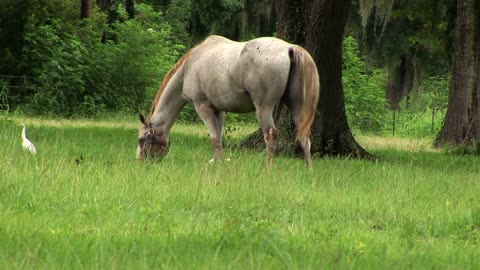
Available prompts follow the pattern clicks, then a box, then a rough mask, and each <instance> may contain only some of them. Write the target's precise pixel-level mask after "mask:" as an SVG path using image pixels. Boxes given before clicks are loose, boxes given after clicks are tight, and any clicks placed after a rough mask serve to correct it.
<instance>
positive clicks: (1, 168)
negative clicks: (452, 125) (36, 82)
mask: <svg viewBox="0 0 480 270" xmlns="http://www.w3.org/2000/svg"><path fill="white" fill-rule="evenodd" d="M21 122H25V123H26V124H27V126H28V127H29V133H30V137H31V140H32V141H33V142H34V144H35V145H36V146H37V148H38V155H37V156H32V155H30V154H28V153H25V152H23V151H22V147H21V139H20V132H21V128H20V127H18V124H19V123H21ZM136 127H137V122H136V120H134V119H117V121H113V120H109V121H66V120H39V119H36V120H31V119H26V118H19V117H14V118H6V117H3V118H0V146H1V147H2V150H1V152H0V269H59V268H62V269H84V268H86V269H154V268H167V269H224V268H232V269H285V268H288V269H331V268H339V269H350V268H357V269H405V268H420V269H432V268H434V269H445V268H451V269H479V268H480V159H479V157H475V156H453V155H447V154H443V153H440V152H438V151H435V150H434V149H432V148H431V147H430V145H429V142H428V140H421V139H400V138H380V137H372V136H361V137H359V138H358V139H359V141H360V142H361V144H362V145H364V146H365V147H367V149H368V150H370V151H371V152H372V153H374V154H377V155H378V156H380V157H381V159H380V160H379V161H376V162H375V161H360V160H351V159H341V158H323V159H315V160H314V169H313V172H310V171H307V170H306V169H305V166H304V163H303V161H302V160H299V159H290V158H285V157H279V158H278V159H277V160H276V162H275V165H274V167H273V169H272V170H267V169H266V168H265V166H264V164H265V162H264V155H263V154H261V153H255V152H244V151H235V150H230V151H227V157H229V158H231V161H230V162H222V163H214V164H208V160H209V159H210V158H211V156H212V153H211V149H210V143H209V140H208V138H207V135H206V130H205V128H204V127H202V126H187V125H176V126H175V127H174V130H173V132H172V134H171V141H172V148H171V151H170V153H169V155H168V156H167V157H166V158H164V159H163V160H162V162H159V163H158V162H157V163H152V162H138V161H136V160H135V159H134V157H135V150H136V134H137V130H136ZM252 128H253V127H252V126H249V127H238V129H237V130H236V131H235V132H233V133H230V134H229V137H228V138H227V143H233V142H235V141H236V140H239V138H241V137H242V136H244V135H245V134H248V132H249V131H251V130H252ZM80 156H83V157H84V160H83V161H82V162H81V163H80V164H77V162H76V159H79V158H80Z"/></svg>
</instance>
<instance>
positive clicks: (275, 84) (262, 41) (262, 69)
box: [184, 36, 291, 112]
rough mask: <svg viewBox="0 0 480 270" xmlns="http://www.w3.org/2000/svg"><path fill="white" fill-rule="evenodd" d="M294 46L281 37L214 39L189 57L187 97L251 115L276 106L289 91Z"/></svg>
mask: <svg viewBox="0 0 480 270" xmlns="http://www.w3.org/2000/svg"><path fill="white" fill-rule="evenodd" d="M289 46H291V45H290V44H288V43H286V42H284V41H282V40H280V39H277V38H257V39H253V40H250V41H247V42H235V41H232V40H229V39H227V38H224V37H220V36H210V37H208V38H207V39H206V40H205V41H204V42H203V43H201V44H200V45H199V46H197V47H196V48H195V49H194V50H193V51H192V53H191V56H189V58H190V59H189V61H188V63H187V65H186V66H187V74H186V77H185V82H184V83H185V85H184V86H185V87H184V88H185V94H186V96H187V97H189V98H190V99H191V100H192V101H194V100H195V99H197V100H198V99H208V100H209V101H210V102H211V104H212V105H213V106H214V107H216V108H218V109H219V110H225V111H234V112H247V111H252V110H253V109H254V105H257V104H260V103H261V104H265V103H276V102H277V101H278V99H280V98H281V96H282V95H283V92H284V91H285V88H286V84H287V80H288V72H289V68H290V60H289V56H288V48H289Z"/></svg>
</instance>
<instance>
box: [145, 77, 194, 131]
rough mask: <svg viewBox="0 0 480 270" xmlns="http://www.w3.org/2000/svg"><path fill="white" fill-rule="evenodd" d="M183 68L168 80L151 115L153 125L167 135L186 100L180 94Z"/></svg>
mask: <svg viewBox="0 0 480 270" xmlns="http://www.w3.org/2000/svg"><path fill="white" fill-rule="evenodd" d="M182 88H183V70H178V71H177V72H176V73H175V75H174V76H173V77H172V78H171V79H170V81H169V82H168V84H167V86H166V88H165V90H164V91H163V94H162V96H161V97H160V100H159V101H158V104H157V105H156V108H155V111H154V113H153V115H152V116H151V119H150V120H151V123H152V125H153V127H155V128H157V129H159V130H160V131H161V132H162V133H163V134H165V135H166V136H168V134H169V132H170V129H171V128H172V126H173V123H175V120H176V119H177V117H178V115H179V114H180V111H181V110H182V108H183V106H184V105H185V103H186V102H187V101H186V100H185V99H184V98H183V96H182Z"/></svg>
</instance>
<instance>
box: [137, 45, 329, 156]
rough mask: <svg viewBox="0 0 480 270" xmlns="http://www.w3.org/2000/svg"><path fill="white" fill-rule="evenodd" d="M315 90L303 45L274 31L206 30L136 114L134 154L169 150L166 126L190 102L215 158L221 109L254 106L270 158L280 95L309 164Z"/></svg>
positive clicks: (219, 140) (218, 148)
mask: <svg viewBox="0 0 480 270" xmlns="http://www.w3.org/2000/svg"><path fill="white" fill-rule="evenodd" d="M319 92H320V82H319V77H318V72H317V67H316V65H315V62H314V61H313V59H312V57H311V56H310V54H309V53H308V52H307V51H306V50H305V49H303V48H302V47H300V46H297V45H293V44H289V43H287V42H285V41H283V40H280V39H277V38H273V37H263V38H257V39H252V40H250V41H247V42H235V41H232V40H229V39H226V38H224V37H220V36H210V37H208V38H207V39H205V40H204V41H203V42H202V43H200V44H199V45H197V46H195V47H194V48H192V49H190V50H189V51H188V52H187V53H186V54H185V55H184V56H183V57H182V58H181V59H180V60H179V61H178V62H177V63H176V64H175V65H174V66H173V67H172V69H171V70H170V71H169V72H168V73H167V75H166V76H165V78H164V79H163V82H162V84H161V85H160V89H159V90H158V93H157V95H156V97H155V100H154V102H153V105H152V108H151V111H150V115H149V116H148V117H147V119H145V117H144V116H143V115H140V121H141V122H142V126H141V128H140V131H139V136H138V148H137V158H138V159H144V158H146V157H148V156H150V157H158V156H163V155H165V154H166V153H167V152H168V136H169V132H170V129H171V127H172V125H173V123H174V122H175V120H176V118H177V117H178V114H179V113H180V111H181V109H182V108H183V106H184V105H185V104H186V103H187V102H189V103H191V104H192V105H193V106H194V108H195V110H196V112H197V113H198V115H199V116H200V118H201V119H202V121H203V122H204V124H205V125H206V126H207V128H208V133H209V135H210V139H211V142H212V145H213V150H214V157H215V159H222V157H223V147H222V130H223V124H224V116H225V112H234V113H247V112H252V111H255V112H256V114H257V118H258V121H259V123H260V127H261V129H262V131H263V136H264V139H265V143H266V148H267V149H266V152H267V161H268V163H269V164H271V163H272V162H273V155H274V152H275V144H276V139H277V129H276V128H275V124H274V121H273V110H274V108H275V105H276V104H277V103H278V102H279V101H283V102H284V103H285V104H286V105H287V107H288V108H289V109H290V111H291V112H292V115H293V120H294V123H295V126H296V140H297V141H298V142H299V143H300V145H301V147H302V150H303V152H304V157H305V161H306V163H307V166H311V162H312V159H311V155H310V127H311V125H312V122H313V118H314V115H315V110H316V107H317V103H318V97H319Z"/></svg>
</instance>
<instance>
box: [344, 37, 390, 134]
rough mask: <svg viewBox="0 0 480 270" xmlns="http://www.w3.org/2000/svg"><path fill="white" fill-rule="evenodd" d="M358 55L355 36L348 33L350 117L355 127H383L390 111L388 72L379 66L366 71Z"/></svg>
mask: <svg viewBox="0 0 480 270" xmlns="http://www.w3.org/2000/svg"><path fill="white" fill-rule="evenodd" d="M359 55H360V53H359V51H358V46H357V42H356V40H355V39H354V38H353V37H351V36H347V37H346V38H345V40H344V50H343V86H344V91H345V109H346V113H347V117H348V120H349V123H350V125H351V126H352V128H357V129H360V130H362V131H381V130H382V128H383V123H384V121H385V117H386V115H387V109H386V108H387V100H386V98H385V86H386V73H385V72H384V71H383V70H379V69H377V70H373V71H371V72H368V73H367V70H366V67H365V61H364V60H362V59H361V58H360V57H359Z"/></svg>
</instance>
